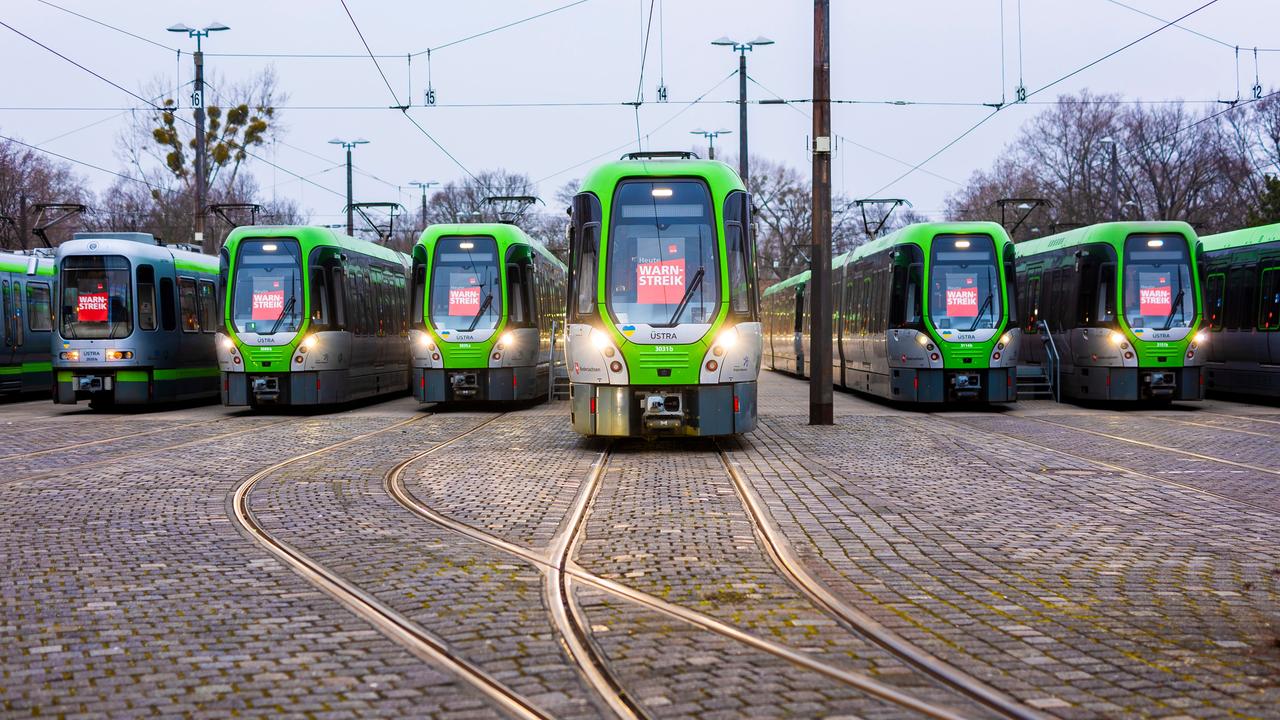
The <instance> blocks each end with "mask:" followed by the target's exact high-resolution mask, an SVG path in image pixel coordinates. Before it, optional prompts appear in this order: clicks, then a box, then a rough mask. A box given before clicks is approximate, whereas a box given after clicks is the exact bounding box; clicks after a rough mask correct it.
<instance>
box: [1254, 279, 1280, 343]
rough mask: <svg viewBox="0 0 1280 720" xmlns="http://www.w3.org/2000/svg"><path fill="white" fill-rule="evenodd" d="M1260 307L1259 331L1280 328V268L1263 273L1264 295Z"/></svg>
mask: <svg viewBox="0 0 1280 720" xmlns="http://www.w3.org/2000/svg"><path fill="white" fill-rule="evenodd" d="M1261 301H1262V302H1261V303H1260V306H1259V307H1258V329H1259V330H1276V329H1277V328H1280V268H1276V267H1273V268H1267V269H1266V270H1263V271H1262V294H1261Z"/></svg>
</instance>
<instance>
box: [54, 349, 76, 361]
mask: <svg viewBox="0 0 1280 720" xmlns="http://www.w3.org/2000/svg"><path fill="white" fill-rule="evenodd" d="M58 359H59V360H79V359H80V351H79V350H68V351H66V352H60V353H58Z"/></svg>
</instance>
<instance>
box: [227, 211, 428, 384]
mask: <svg viewBox="0 0 1280 720" xmlns="http://www.w3.org/2000/svg"><path fill="white" fill-rule="evenodd" d="M220 258H221V273H222V278H223V280H222V284H221V289H222V292H223V295H224V297H223V299H222V301H221V307H222V308H223V317H222V323H223V327H222V329H221V330H220V332H219V336H218V339H217V348H218V365H219V367H220V368H221V370H222V401H223V403H224V404H226V405H251V406H262V405H322V404H332V403H342V402H347V401H350V400H356V399H359V398H366V397H372V396H376V395H383V394H387V393H403V392H405V391H407V390H408V388H409V288H408V277H409V257H408V256H407V255H405V254H404V253H400V252H396V251H394V250H390V249H388V248H385V247H383V246H381V245H378V244H376V243H371V242H365V241H363V240H358V239H356V238H352V237H348V236H346V235H340V234H338V233H335V232H333V231H332V230H329V229H327V228H320V227H304V226H295V227H264V226H249V227H241V228H237V229H235V230H234V231H232V233H231V234H230V235H229V236H228V237H227V241H226V243H225V244H224V245H223V248H222V252H221V255H220Z"/></svg>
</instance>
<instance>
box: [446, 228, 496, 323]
mask: <svg viewBox="0 0 1280 720" xmlns="http://www.w3.org/2000/svg"><path fill="white" fill-rule="evenodd" d="M501 312H502V276H501V273H500V272H499V265H498V241H497V240H494V239H493V238H492V237H485V236H478V235H477V236H471V235H467V236H456V237H442V238H440V239H439V240H437V241H436V249H435V257H434V258H432V261H431V307H430V314H429V317H430V320H431V326H432V327H434V328H435V330H436V332H440V331H442V330H451V331H461V332H471V331H473V330H493V329H494V328H496V327H498V322H499V321H500V320H501V318H502V315H501Z"/></svg>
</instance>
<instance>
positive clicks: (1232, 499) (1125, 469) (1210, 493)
mask: <svg viewBox="0 0 1280 720" xmlns="http://www.w3.org/2000/svg"><path fill="white" fill-rule="evenodd" d="M933 418H934V419H935V420H938V421H940V422H943V423H946V424H949V425H951V426H953V427H956V428H960V429H962V430H965V431H972V430H974V429H975V428H974V427H973V426H972V425H967V424H965V423H962V422H959V421H957V420H952V419H950V418H944V417H939V416H938V415H937V414H934V415H933ZM1051 424H1056V423H1051ZM1063 427H1069V426H1063ZM982 432H984V433H990V434H992V435H999V436H1000V437H1002V438H1005V439H1007V440H1011V441H1013V442H1015V443H1021V444H1023V445H1027V446H1030V447H1034V448H1037V449H1040V450H1047V451H1049V452H1051V453H1055V454H1058V455H1062V456H1064V457H1069V458H1072V459H1074V460H1083V461H1084V462H1086V463H1092V464H1094V465H1101V466H1102V467H1105V468H1107V469H1109V470H1114V471H1116V472H1121V473H1126V474H1129V475H1133V476H1135V477H1140V478H1144V479H1146V480H1151V481H1152V482H1155V483H1159V484H1163V485H1168V486H1172V487H1176V488H1179V489H1182V490H1189V491H1191V492H1193V493H1197V494H1199V495H1205V496H1208V497H1212V498H1216V499H1218V500H1225V501H1227V502H1229V503H1234V504H1236V505H1244V506H1247V507H1250V508H1253V509H1254V510H1261V511H1262V512H1265V513H1268V514H1271V515H1274V514H1277V513H1280V510H1277V509H1276V508H1273V507H1267V506H1266V505H1260V504H1258V503H1255V502H1250V501H1248V500H1242V499H1240V498H1238V497H1232V496H1231V495H1224V494H1222V493H1217V492H1214V491H1212V490H1206V489H1204V488H1202V487H1196V486H1195V485H1190V484H1187V483H1182V482H1178V481H1177V480H1170V479H1169V478H1165V477H1160V476H1158V475H1151V474H1149V473H1144V472H1142V471H1141V470H1135V469H1133V468H1131V467H1126V466H1124V465H1116V464H1115V463H1109V462H1107V461H1105V460H1099V459H1097V458H1092V457H1089V456H1087V455H1079V454H1077V453H1073V452H1070V451H1068V450H1063V449H1062V448H1057V447H1053V446H1052V445H1045V444H1043V443H1038V442H1035V441H1034V440H1027V439H1026V438H1021V437H1018V436H1017V435H1010V434H1009V433H1005V432H1000V431H999V430H988V429H986V428H982Z"/></svg>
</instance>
